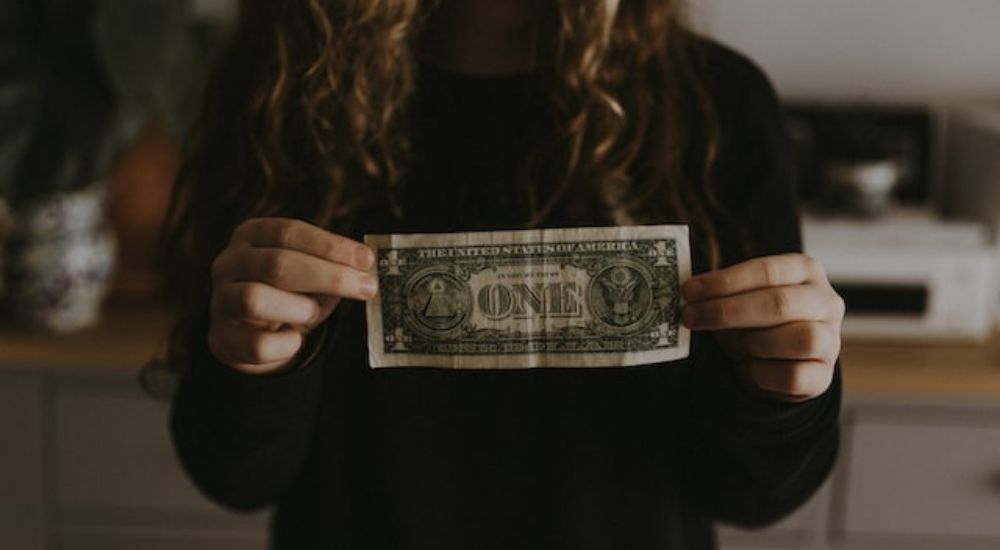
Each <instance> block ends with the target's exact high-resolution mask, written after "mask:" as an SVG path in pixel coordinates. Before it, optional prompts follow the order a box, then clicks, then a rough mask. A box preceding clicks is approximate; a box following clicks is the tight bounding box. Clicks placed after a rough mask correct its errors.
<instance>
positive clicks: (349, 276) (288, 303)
mask: <svg viewBox="0 0 1000 550" xmlns="http://www.w3.org/2000/svg"><path fill="white" fill-rule="evenodd" d="M374 262H375V256H374V254H373V253H372V251H371V249H369V248H368V247H366V246H365V245H363V244H361V243H359V242H356V241H353V240H351V239H348V238H346V237H342V236H340V235H336V234H333V233H330V232H328V231H325V230H323V229H320V228H319V227H316V226H314V225H311V224H308V223H306V222H303V221H300V220H293V219H288V218H254V219H250V220H247V221H246V222H244V223H242V224H240V226H239V227H237V228H236V230H235V231H234V232H233V236H232V239H231V240H230V242H229V245H228V246H227V247H226V248H225V249H224V250H223V251H222V252H221V253H220V254H219V255H218V257H216V258H215V261H214V262H212V300H211V311H210V315H211V324H210V325H209V330H208V345H209V349H211V351H212V353H213V354H214V355H215V357H216V358H217V359H218V360H219V361H221V362H223V363H225V364H226V365H229V366H230V367H232V368H234V369H236V370H238V371H241V372H245V373H251V374H266V373H272V372H277V371H279V370H281V369H282V368H284V367H286V366H287V365H289V364H290V363H291V362H292V360H293V359H295V356H296V355H297V353H298V352H299V349H300V348H301V347H302V342H303V341H304V340H305V336H306V334H308V333H309V331H310V330H312V329H313V328H314V327H315V326H317V325H318V324H320V323H321V322H323V321H324V320H325V319H326V318H327V317H329V316H330V313H331V312H332V311H333V309H334V308H335V307H336V306H337V304H338V303H339V302H340V300H341V298H353V299H356V300H367V299H369V298H371V297H373V296H374V295H375V293H376V292H377V281H376V279H375V277H374V276H373V275H372V274H371V273H368V270H369V269H370V268H371V267H372V265H373V264H374Z"/></svg>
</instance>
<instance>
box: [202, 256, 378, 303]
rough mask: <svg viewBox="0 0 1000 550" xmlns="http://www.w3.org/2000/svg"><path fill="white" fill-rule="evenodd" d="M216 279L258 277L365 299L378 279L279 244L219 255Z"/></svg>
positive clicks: (304, 290)
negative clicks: (274, 246)
mask: <svg viewBox="0 0 1000 550" xmlns="http://www.w3.org/2000/svg"><path fill="white" fill-rule="evenodd" d="M213 271H214V275H215V277H216V282H217V283H229V282H253V281H260V282H264V283H267V284H269V285H271V286H274V287H277V288H280V289H282V290H286V291H289V292H302V293H311V294H326V295H331V296H340V297H343V298H353V299H356V300H367V299H369V298H371V297H372V296H374V295H375V293H376V292H377V290H378V282H377V281H376V279H375V277H374V276H373V275H371V274H370V273H366V272H364V271H360V270H358V269H355V268H352V267H348V266H346V265H343V264H338V263H333V262H330V261H327V260H322V259H320V258H317V257H315V256H310V255H309V254H305V253H303V252H298V251H295V250H287V249H282V248H247V249H242V250H236V251H232V252H229V253H226V254H224V255H221V256H220V257H219V259H218V260H217V262H216V265H215V266H213Z"/></svg>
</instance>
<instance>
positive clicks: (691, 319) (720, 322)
mask: <svg viewBox="0 0 1000 550" xmlns="http://www.w3.org/2000/svg"><path fill="white" fill-rule="evenodd" d="M834 297H835V295H834V294H833V293H832V292H831V293H827V292H822V291H820V290H819V289H817V288H815V287H812V286H806V285H798V286H783V287H777V288H767V289H764V290H754V291H751V292H747V293H745V294H737V295H735V296H726V297H724V298H717V299H714V300H709V301H707V302H701V303H696V304H688V305H687V306H686V307H685V308H684V312H683V315H682V320H683V322H684V324H685V325H686V326H687V327H688V328H690V329H692V330H723V329H734V328H762V327H773V326H777V325H782V324H785V323H790V322H794V321H823V320H826V319H827V318H832V317H833V316H834V315H835V307H836V303H835V299H834Z"/></svg>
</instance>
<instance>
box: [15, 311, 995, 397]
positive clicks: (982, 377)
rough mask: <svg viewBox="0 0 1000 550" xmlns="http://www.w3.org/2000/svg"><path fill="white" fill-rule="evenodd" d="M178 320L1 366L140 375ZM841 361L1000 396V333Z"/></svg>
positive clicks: (33, 337) (108, 325)
mask: <svg viewBox="0 0 1000 550" xmlns="http://www.w3.org/2000/svg"><path fill="white" fill-rule="evenodd" d="M172 318H173V317H172V315H171V313H170V311H169V309H168V308H167V307H166V306H117V307H111V308H109V309H108V310H107V311H106V312H105V315H104V319H103V320H102V322H101V323H100V324H99V325H98V326H96V327H93V328H90V329H87V330H84V331H81V332H78V333H74V334H70V335H62V336H58V335H51V334H45V333H39V332H32V331H28V330H24V329H20V328H17V327H12V326H10V325H5V326H0V368H15V369H26V368H27V369H39V368H41V369H47V370H57V371H80V370H86V371H87V372H95V371H96V372H109V373H131V372H135V371H137V370H138V369H139V368H140V367H141V366H142V365H143V364H145V363H146V362H147V361H148V360H149V359H151V358H152V357H153V356H154V355H156V354H158V353H159V352H161V351H162V349H163V348H164V346H165V344H166V338H167V334H168V331H169V328H170V325H171V321H172ZM841 362H842V364H843V369H844V387H845V391H846V393H847V394H848V396H852V395H892V396H900V397H906V396H912V397H926V398H932V399H937V398H944V399H951V398H977V399H990V400H992V399H994V398H995V399H997V400H1000V333H998V334H997V335H996V336H995V337H994V338H993V340H992V341H990V342H988V343H986V344H982V345H969V344H964V345H959V344H956V345H936V344H922V343H921V344H916V343H913V344H911V343H906V344H903V343H895V344H887V343H862V342H846V343H845V344H844V348H843V350H842V353H841Z"/></svg>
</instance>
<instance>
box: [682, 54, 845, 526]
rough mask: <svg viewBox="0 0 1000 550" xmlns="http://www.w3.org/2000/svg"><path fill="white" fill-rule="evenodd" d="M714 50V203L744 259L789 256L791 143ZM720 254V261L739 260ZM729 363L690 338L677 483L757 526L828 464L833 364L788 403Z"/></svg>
mask: <svg viewBox="0 0 1000 550" xmlns="http://www.w3.org/2000/svg"><path fill="white" fill-rule="evenodd" d="M723 53H724V55H723V57H724V58H725V59H723V60H722V61H721V62H720V64H721V65H723V66H722V67H721V68H720V67H713V70H716V71H720V73H717V75H718V74H725V76H726V78H724V79H721V78H718V76H717V79H718V81H719V82H720V83H721V82H725V84H727V87H726V89H727V91H723V92H721V94H722V95H723V96H724V97H723V98H722V100H721V101H722V102H723V103H725V102H729V103H730V108H728V109H726V108H723V110H722V112H721V113H720V116H721V117H722V118H721V119H720V125H721V126H722V127H723V129H724V131H725V133H726V134H727V135H726V136H724V138H723V139H724V141H723V145H722V146H723V147H724V149H722V150H721V151H722V156H721V157H720V158H721V159H722V160H721V161H720V162H721V163H722V164H723V166H721V167H720V171H719V177H720V180H719V181H720V183H721V184H722V185H724V187H721V188H720V197H719V198H720V201H721V203H722V204H723V207H724V208H725V210H726V211H727V212H728V215H730V216H731V217H732V218H734V220H735V222H736V223H735V225H737V226H739V227H741V228H743V231H744V234H745V235H744V236H745V237H746V238H747V240H748V241H749V243H750V245H751V250H752V252H751V254H750V255H751V256H766V255H772V254H780V253H786V252H799V251H801V239H800V233H799V219H798V213H797V209H796V198H795V189H794V177H793V176H794V174H793V172H794V170H793V163H792V157H791V146H790V140H789V139H788V136H787V133H786V131H785V129H784V125H783V123H782V120H783V118H782V112H781V109H780V106H779V102H778V99H777V97H776V94H775V92H774V90H773V89H772V87H771V85H770V83H769V82H768V80H767V78H766V77H765V76H764V74H763V73H762V72H761V71H760V70H759V69H757V68H756V67H755V66H754V65H753V64H752V63H750V62H749V61H747V60H745V59H743V58H741V57H738V56H737V55H736V54H734V53H732V52H728V51H725V52H723ZM727 64H728V65H729V66H728V67H726V66H725V65H727ZM734 94H735V95H737V96H738V97H735V98H734V97H733V96H734ZM728 256H729V259H728V260H727V262H728V263H732V262H734V261H738V260H740V259H745V257H746V255H745V254H744V253H732V254H728ZM740 256H742V257H740ZM733 367H734V366H733V364H732V361H731V360H730V359H729V358H728V357H727V356H726V355H725V353H724V352H723V350H722V349H721V348H720V347H719V346H718V345H717V344H716V342H715V339H714V338H713V337H712V335H711V334H708V333H699V334H696V335H695V336H694V338H693V343H692V369H691V373H690V386H689V387H690V391H689V392H688V395H689V399H690V401H689V403H688V410H689V411H690V412H691V417H690V420H689V422H688V423H687V424H686V429H687V430H688V432H687V434H686V451H687V452H686V453H685V461H686V466H685V474H686V475H685V487H686V491H687V493H688V494H689V497H690V498H691V499H692V500H693V501H694V502H696V503H698V504H699V505H700V507H701V509H702V511H703V513H704V514H705V515H706V516H708V517H710V518H712V519H715V520H719V521H724V522H728V523H734V524H738V525H742V526H747V527H760V526H765V525H767V524H770V523H772V522H774V521H776V520H778V519H780V518H782V517H784V516H785V515H787V514H788V513H790V512H792V511H793V510H795V509H796V508H797V507H798V506H800V505H801V504H802V503H804V502H805V501H806V500H807V499H808V498H809V497H810V496H811V495H812V494H813V493H814V492H815V491H816V490H817V489H818V488H819V486H820V485H821V484H822V483H823V481H824V480H825V479H826V477H827V475H828V474H829V472H830V469H831V468H832V465H833V463H834V460H835V458H836V455H837V449H838V440H839V433H838V416H839V410H840V400H841V383H840V366H839V362H838V363H837V366H836V370H835V373H834V380H833V383H832V385H831V386H830V388H829V389H828V390H827V391H826V392H825V393H824V394H822V395H820V396H819V397H817V398H815V399H812V400H810V401H807V402H804V403H798V404H786V403H779V402H774V401H769V400H766V399H764V398H761V397H759V396H757V395H755V394H753V393H751V391H749V390H748V389H747V388H746V387H745V386H744V385H743V384H742V383H741V382H740V381H739V380H738V378H737V375H736V371H735V369H734V368H733Z"/></svg>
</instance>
